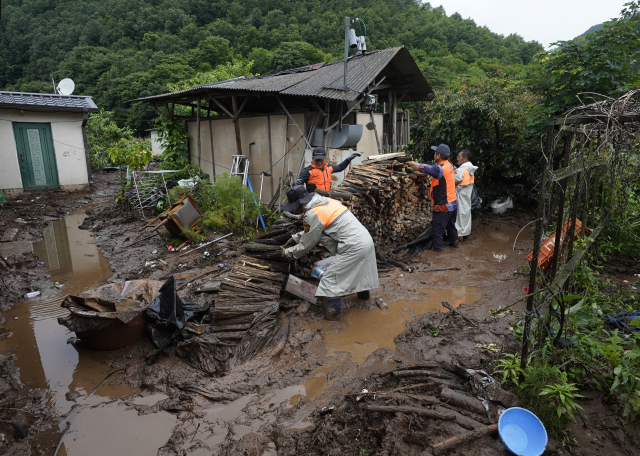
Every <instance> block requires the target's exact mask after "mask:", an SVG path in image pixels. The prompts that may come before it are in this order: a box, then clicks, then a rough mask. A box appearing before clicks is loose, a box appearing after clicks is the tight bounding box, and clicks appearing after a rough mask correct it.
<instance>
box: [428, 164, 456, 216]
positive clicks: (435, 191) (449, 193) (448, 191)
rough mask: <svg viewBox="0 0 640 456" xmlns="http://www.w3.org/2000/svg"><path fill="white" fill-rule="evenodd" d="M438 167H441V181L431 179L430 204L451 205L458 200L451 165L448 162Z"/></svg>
mask: <svg viewBox="0 0 640 456" xmlns="http://www.w3.org/2000/svg"><path fill="white" fill-rule="evenodd" d="M438 165H440V166H441V167H442V179H436V178H434V177H432V178H431V202H432V203H433V205H434V206H440V205H443V204H447V203H453V202H454V201H456V200H457V199H458V198H457V196H456V180H455V173H454V172H453V165H452V164H451V163H450V162H448V161H445V162H443V163H438Z"/></svg>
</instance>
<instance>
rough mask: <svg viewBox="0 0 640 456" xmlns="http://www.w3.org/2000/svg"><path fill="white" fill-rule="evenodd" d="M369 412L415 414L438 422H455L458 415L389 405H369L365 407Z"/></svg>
mask: <svg viewBox="0 0 640 456" xmlns="http://www.w3.org/2000/svg"><path fill="white" fill-rule="evenodd" d="M364 410H365V411H367V412H386V413H415V414H417V415H422V416H426V417H427V418H435V419H438V420H445V421H453V420H455V419H456V414H455V413H451V412H448V411H437V410H430V409H425V408H420V407H407V406H397V405H396V406H387V405H367V406H365V407H364Z"/></svg>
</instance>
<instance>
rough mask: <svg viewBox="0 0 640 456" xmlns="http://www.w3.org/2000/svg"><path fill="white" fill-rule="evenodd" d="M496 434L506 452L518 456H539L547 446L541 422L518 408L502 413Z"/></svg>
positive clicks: (544, 430) (531, 414)
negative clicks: (498, 435)
mask: <svg viewBox="0 0 640 456" xmlns="http://www.w3.org/2000/svg"><path fill="white" fill-rule="evenodd" d="M498 433H499V434H500V440H502V443H503V444H504V446H505V447H506V448H507V450H509V452H510V453H512V454H516V455H518V456H541V455H542V453H544V449H545V448H546V446H547V430H546V429H545V428H544V425H543V424H542V422H541V421H540V420H539V419H538V417H537V416H535V415H534V414H533V413H531V412H530V411H529V410H525V409H523V408H520V407H512V408H510V409H507V410H505V411H504V413H503V414H502V415H501V416H500V420H499V421H498Z"/></svg>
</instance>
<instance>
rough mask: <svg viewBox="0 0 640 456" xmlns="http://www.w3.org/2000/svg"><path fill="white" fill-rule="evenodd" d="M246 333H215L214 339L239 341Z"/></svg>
mask: <svg viewBox="0 0 640 456" xmlns="http://www.w3.org/2000/svg"><path fill="white" fill-rule="evenodd" d="M246 332H247V331H230V332H217V333H216V337H217V338H218V339H220V340H241V339H242V338H243V337H244V335H245V333H246Z"/></svg>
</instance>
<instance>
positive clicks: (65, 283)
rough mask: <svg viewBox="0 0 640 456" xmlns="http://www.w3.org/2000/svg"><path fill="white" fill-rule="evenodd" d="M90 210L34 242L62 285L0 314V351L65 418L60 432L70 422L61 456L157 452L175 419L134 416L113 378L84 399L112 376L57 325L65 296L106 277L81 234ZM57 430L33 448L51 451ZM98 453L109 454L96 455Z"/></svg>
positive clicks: (91, 243) (105, 267)
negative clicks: (0, 321) (1, 330)
mask: <svg viewBox="0 0 640 456" xmlns="http://www.w3.org/2000/svg"><path fill="white" fill-rule="evenodd" d="M89 208H90V207H87V208H85V209H83V210H82V211H79V212H76V213H74V214H70V215H68V216H66V217H64V218H63V219H61V220H58V221H56V222H54V223H52V224H51V225H49V226H48V227H47V228H46V229H45V230H44V232H43V238H42V239H41V240H39V241H37V242H34V243H33V244H32V248H33V251H34V252H35V253H36V255H38V257H39V258H40V261H43V262H44V263H45V266H46V267H47V269H48V271H49V274H50V275H51V280H52V281H53V282H58V283H59V284H60V285H61V287H60V288H58V289H55V290H54V291H52V292H49V293H46V294H43V295H41V296H38V297H36V298H32V299H28V300H25V301H23V302H20V303H18V304H16V305H15V306H14V307H13V308H12V309H11V310H10V311H7V312H4V313H3V316H4V317H5V319H6V321H5V323H4V326H5V327H7V328H8V329H9V330H10V331H11V332H12V337H11V338H9V339H5V340H3V341H2V342H0V351H2V352H3V353H9V352H10V353H13V354H15V355H16V359H15V361H14V364H15V366H16V367H18V368H19V369H20V378H21V381H22V382H23V383H24V385H25V387H26V389H32V388H40V389H43V390H45V391H46V392H47V393H46V397H48V398H49V401H48V405H49V406H50V407H51V408H52V410H53V411H54V412H55V413H56V414H58V415H66V417H65V418H64V419H63V420H62V422H61V423H60V429H63V428H64V427H65V425H66V422H67V421H68V422H69V423H70V425H71V427H70V429H69V431H68V433H67V434H66V435H65V438H64V440H63V443H62V444H61V447H60V449H59V451H58V455H65V454H68V455H87V454H155V452H156V449H157V448H158V447H159V446H161V445H162V444H163V443H164V442H165V441H166V436H167V435H170V433H171V429H172V428H173V426H174V425H175V422H176V418H175V417H173V416H172V415H170V414H168V413H164V412H162V413H156V414H153V415H148V416H140V417H139V416H138V414H137V412H136V411H135V410H132V409H131V410H128V409H127V407H126V406H124V405H123V404H122V403H119V402H117V401H115V400H117V399H119V398H123V397H128V396H131V395H132V394H135V393H137V392H138V389H136V388H132V387H130V386H127V385H120V384H117V382H118V376H117V375H114V376H113V377H111V378H110V379H109V380H108V381H107V382H105V384H103V385H101V386H100V388H99V389H98V390H96V391H95V392H94V393H93V394H92V395H91V396H88V394H89V393H90V392H91V391H92V390H93V389H94V388H95V387H96V386H97V385H98V384H99V383H100V382H101V381H102V380H103V379H104V378H105V377H106V375H107V374H108V373H109V371H110V368H109V366H108V365H107V364H106V362H105V358H106V356H107V355H106V353H104V352H98V351H94V350H90V349H86V348H83V347H78V348H76V347H74V346H73V345H71V344H68V343H67V340H68V339H69V338H70V337H72V336H74V334H73V333H71V332H69V331H68V330H67V329H66V328H65V327H64V326H62V325H60V324H58V321H57V318H58V317H62V316H65V315H67V313H68V311H67V310H66V309H63V308H62V307H60V303H61V302H62V300H63V299H64V298H65V297H66V296H67V295H68V294H78V293H81V292H83V291H85V290H87V289H90V288H94V287H97V286H100V285H103V284H105V283H106V281H107V279H108V278H109V277H110V276H111V268H110V266H109V262H108V261H107V260H106V259H105V258H104V256H103V255H102V253H101V252H100V251H99V250H98V248H97V247H96V245H95V238H94V237H93V236H92V233H91V232H90V231H87V230H80V229H78V226H79V225H80V224H81V223H82V221H83V220H84V218H85V211H86V210H87V209H89ZM87 396H88V397H87ZM58 431H59V429H53V430H51V431H49V432H44V433H42V434H40V435H39V436H36V440H35V442H34V445H36V448H38V449H40V448H42V449H44V448H51V445H52V443H53V444H55V442H56V441H57V438H58V434H57V432H58ZM114 435H116V436H118V437H117V439H114V438H113V436H114ZM98 448H108V449H109V450H108V451H102V450H101V451H98V452H96V449H98ZM45 453H47V452H45Z"/></svg>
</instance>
